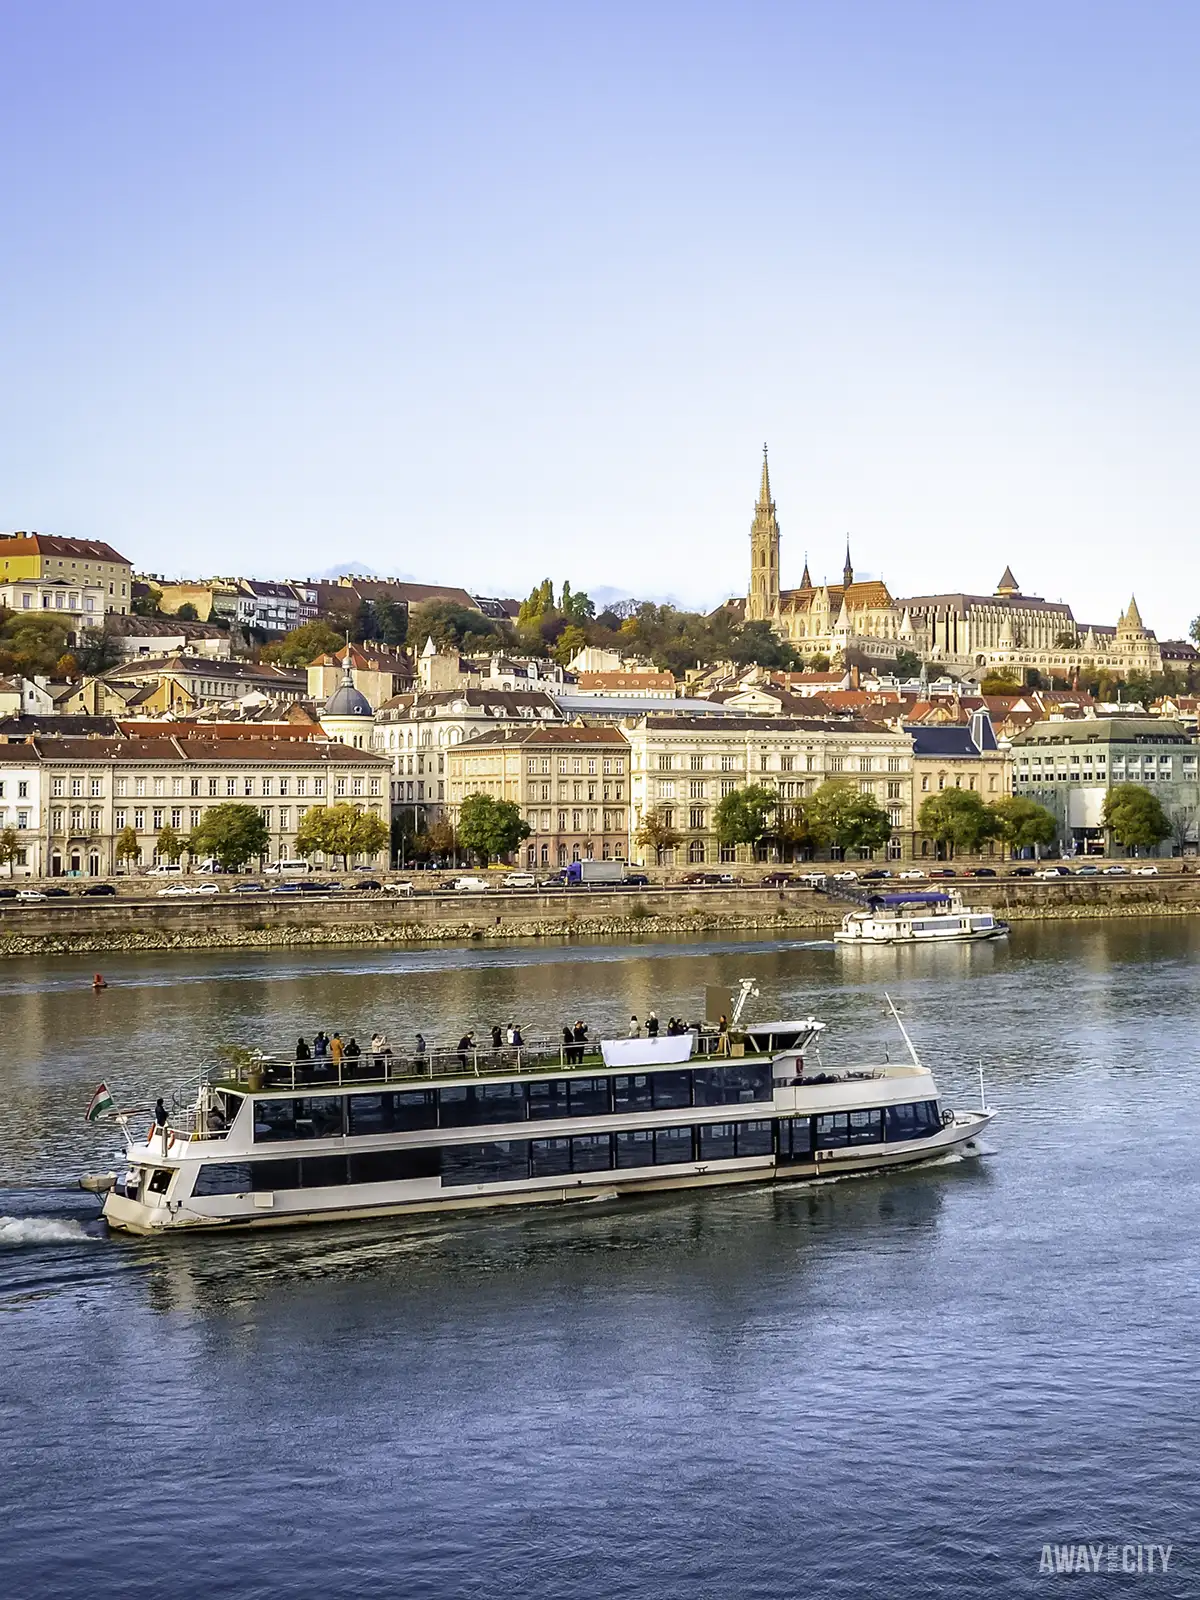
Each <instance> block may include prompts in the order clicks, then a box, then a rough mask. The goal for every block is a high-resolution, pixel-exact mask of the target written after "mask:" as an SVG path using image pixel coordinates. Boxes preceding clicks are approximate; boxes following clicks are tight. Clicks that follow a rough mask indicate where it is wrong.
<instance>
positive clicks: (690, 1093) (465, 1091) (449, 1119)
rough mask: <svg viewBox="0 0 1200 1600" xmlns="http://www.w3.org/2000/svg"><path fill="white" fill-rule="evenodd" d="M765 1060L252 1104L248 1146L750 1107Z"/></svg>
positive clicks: (763, 1080) (762, 1090) (758, 1093)
mask: <svg viewBox="0 0 1200 1600" xmlns="http://www.w3.org/2000/svg"><path fill="white" fill-rule="evenodd" d="M772 1092H773V1090H772V1084H771V1064H770V1062H769V1061H762V1062H751V1063H748V1064H738V1063H732V1064H731V1065H729V1066H727V1067H700V1068H697V1069H695V1070H693V1071H686V1072H654V1073H645V1072H639V1073H620V1074H616V1075H614V1076H613V1077H596V1078H584V1077H578V1078H575V1077H572V1078H546V1079H537V1080H534V1081H533V1082H530V1083H471V1084H467V1083H464V1084H450V1085H447V1086H446V1087H444V1088H441V1089H406V1090H396V1091H393V1092H389V1093H385V1094H351V1095H339V1094H331V1095H298V1096H296V1097H295V1098H289V1099H286V1100H258V1101H256V1102H255V1106H254V1118H255V1121H254V1139H255V1142H256V1143H258V1144H264V1143H269V1142H270V1141H272V1140H276V1139H334V1138H339V1137H340V1136H341V1135H342V1134H343V1133H350V1134H370V1133H402V1132H407V1131H410V1130H413V1129H418V1128H475V1127H481V1126H486V1125H487V1124H488V1123H498V1122H536V1121H539V1120H541V1119H543V1118H547V1117H603V1116H608V1115H610V1114H611V1113H613V1112H616V1113H622V1112H630V1113H632V1112H639V1111H664V1110H673V1109H676V1108H681V1109H682V1108H684V1107H687V1106H727V1105H750V1104H754V1103H755V1102H757V1101H762V1100H770V1099H771V1096H772Z"/></svg>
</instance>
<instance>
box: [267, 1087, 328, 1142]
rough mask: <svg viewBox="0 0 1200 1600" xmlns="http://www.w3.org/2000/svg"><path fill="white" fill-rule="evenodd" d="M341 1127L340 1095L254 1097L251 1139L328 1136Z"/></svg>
mask: <svg viewBox="0 0 1200 1600" xmlns="http://www.w3.org/2000/svg"><path fill="white" fill-rule="evenodd" d="M341 1131H342V1097H341V1095H302V1096H297V1097H296V1098H295V1099H289V1100H257V1101H256V1102H255V1105H254V1142H255V1143H256V1144H263V1143H267V1142H269V1141H270V1140H272V1139H332V1138H337V1137H338V1136H339V1135H340V1134H341Z"/></svg>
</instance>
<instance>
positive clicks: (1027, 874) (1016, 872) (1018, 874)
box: [1009, 867, 1033, 878]
mask: <svg viewBox="0 0 1200 1600" xmlns="http://www.w3.org/2000/svg"><path fill="white" fill-rule="evenodd" d="M1009 870H1010V871H1011V873H1012V876H1013V877H1014V878H1032V877H1033V868H1032V867H1012V868H1010V869H1009Z"/></svg>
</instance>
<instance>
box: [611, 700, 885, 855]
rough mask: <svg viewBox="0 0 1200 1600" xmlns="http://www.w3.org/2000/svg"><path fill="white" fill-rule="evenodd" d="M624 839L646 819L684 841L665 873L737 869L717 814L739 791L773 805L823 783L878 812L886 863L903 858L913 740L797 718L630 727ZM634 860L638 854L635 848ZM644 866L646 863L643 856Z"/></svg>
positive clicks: (659, 718) (648, 720)
mask: <svg viewBox="0 0 1200 1600" xmlns="http://www.w3.org/2000/svg"><path fill="white" fill-rule="evenodd" d="M622 731H623V732H624V735H625V737H626V739H627V740H628V741H629V751H630V794H631V801H632V816H631V819H630V821H631V826H630V833H631V836H632V835H634V834H636V832H637V829H638V826H639V824H640V823H641V821H642V819H643V817H644V816H645V815H646V813H647V812H649V811H651V810H655V809H657V810H658V812H659V815H660V816H661V818H662V820H663V821H664V822H665V823H667V824H668V825H669V826H671V827H673V828H674V829H675V831H676V832H678V833H679V834H681V835H682V836H683V843H682V844H681V845H680V846H679V848H678V849H677V850H674V851H668V852H666V853H665V854H664V857H663V861H664V864H665V865H673V864H679V863H681V862H687V863H688V864H689V865H711V864H715V863H718V862H724V863H730V862H734V861H740V860H746V859H748V858H749V851H748V849H747V847H746V846H745V845H737V846H734V845H725V844H722V843H721V842H720V840H719V839H718V838H717V833H716V821H715V813H716V808H717V805H718V804H719V803H720V801H721V800H722V799H724V797H725V796H726V795H728V794H732V793H733V791H734V790H735V789H740V788H744V787H745V786H747V785H748V784H756V785H761V786H762V787H764V788H770V789H774V790H775V791H776V793H777V794H778V796H779V799H780V801H781V802H783V803H785V804H786V802H788V801H801V800H804V799H806V798H808V797H809V796H811V795H812V794H813V793H814V792H815V791H816V789H817V788H818V787H819V786H820V785H821V784H822V783H824V782H825V781H826V780H827V779H830V778H837V779H843V780H845V781H848V782H852V783H854V784H856V785H857V787H858V788H859V790H860V791H861V792H862V793H864V794H869V795H871V796H872V798H873V799H875V800H876V801H878V803H879V804H880V805H881V806H883V807H884V808H885V809H886V811H887V813H888V818H889V820H890V822H891V825H892V838H891V841H890V843H889V844H888V847H887V851H886V854H887V857H888V859H889V860H899V859H900V858H901V857H902V856H905V855H909V854H911V851H912V837H913V834H912V830H913V793H912V776H913V775H912V766H913V757H912V740H911V738H910V737H909V736H908V735H907V734H906V733H903V732H901V731H900V730H898V729H894V728H889V727H884V726H882V725H880V724H878V723H874V722H863V721H854V720H847V721H840V720H839V721H828V720H822V719H817V718H804V717H781V716H770V717H741V718H738V717H734V718H722V719H720V720H716V719H713V720H710V719H708V718H706V717H686V716H684V717H673V716H665V715H655V716H647V717H643V718H639V719H636V720H635V719H630V720H628V721H627V722H626V723H625V724H624V726H623V730H622ZM633 854H634V857H635V858H637V859H641V858H642V857H643V856H645V851H644V850H642V849H641V848H640V847H635V849H634V852H633ZM646 859H649V857H646Z"/></svg>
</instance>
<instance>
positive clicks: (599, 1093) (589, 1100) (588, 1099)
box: [568, 1078, 609, 1117]
mask: <svg viewBox="0 0 1200 1600" xmlns="http://www.w3.org/2000/svg"><path fill="white" fill-rule="evenodd" d="M568 1094H569V1104H570V1107H571V1115H572V1116H573V1117H603V1116H605V1115H607V1113H608V1110H609V1098H608V1079H607V1078H572V1079H571V1080H570V1081H569V1084H568Z"/></svg>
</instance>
